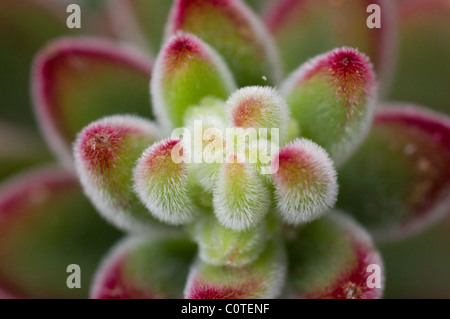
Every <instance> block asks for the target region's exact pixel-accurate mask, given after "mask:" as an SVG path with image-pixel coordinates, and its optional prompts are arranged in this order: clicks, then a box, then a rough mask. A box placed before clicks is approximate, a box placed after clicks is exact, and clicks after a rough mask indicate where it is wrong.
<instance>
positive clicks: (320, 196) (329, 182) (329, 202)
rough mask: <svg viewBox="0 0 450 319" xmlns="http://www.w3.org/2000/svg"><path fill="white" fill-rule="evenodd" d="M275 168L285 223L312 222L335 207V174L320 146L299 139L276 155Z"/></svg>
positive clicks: (332, 165) (276, 195)
mask: <svg viewBox="0 0 450 319" xmlns="http://www.w3.org/2000/svg"><path fill="white" fill-rule="evenodd" d="M272 166H273V171H275V173H274V184H275V198H276V204H277V208H278V213H279V214H280V215H281V218H282V219H283V220H284V221H285V222H286V223H289V224H293V225H299V224H302V223H305V222H309V221H312V220H314V219H317V218H319V217H321V216H322V215H323V214H325V213H326V212H327V211H328V210H329V209H330V208H332V207H333V206H334V204H335V202H336V198H337V192H338V185H337V180H336V170H335V168H334V164H333V162H332V160H331V159H330V157H329V156H328V154H327V153H326V152H325V150H324V149H323V148H321V147H320V146H318V145H317V144H315V143H313V142H311V141H310V140H307V139H296V140H294V141H293V142H291V143H289V144H287V145H286V146H284V147H283V148H282V149H281V150H280V151H279V152H278V154H276V155H275V157H274V160H273V163H272Z"/></svg>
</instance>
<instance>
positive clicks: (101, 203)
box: [73, 115, 159, 233]
mask: <svg viewBox="0 0 450 319" xmlns="http://www.w3.org/2000/svg"><path fill="white" fill-rule="evenodd" d="M97 125H107V126H116V127H117V126H122V125H123V126H131V127H133V128H139V129H140V130H141V131H142V132H147V133H148V134H149V135H153V136H155V138H158V137H159V133H158V131H159V129H158V127H157V126H156V125H155V124H153V123H151V122H149V121H147V120H145V119H141V118H139V117H137V116H133V115H113V116H108V117H104V118H102V119H100V120H98V121H95V122H93V123H91V124H89V125H88V126H86V127H85V128H84V129H83V130H82V131H81V132H80V133H79V134H78V137H77V139H76V141H75V143H74V146H73V149H74V159H75V168H76V171H77V173H78V177H79V180H80V183H81V185H82V187H83V190H84V193H85V195H86V196H87V197H88V198H90V199H91V202H92V203H93V205H94V206H95V208H96V209H97V211H98V212H99V213H100V214H101V215H102V216H103V217H104V218H105V219H106V220H107V221H108V222H110V223H111V224H113V225H115V226H117V227H118V228H120V229H122V230H124V231H127V232H137V233H145V232H148V231H149V229H151V230H152V231H153V228H152V226H151V225H145V224H143V223H142V221H140V220H138V219H135V218H133V217H132V215H131V214H130V213H129V212H127V211H126V210H124V209H123V208H121V207H119V206H117V204H116V203H115V201H114V199H113V198H111V197H110V196H109V195H108V194H106V193H105V192H102V191H101V190H100V189H99V188H98V187H96V186H95V185H94V183H93V182H92V180H91V177H90V173H89V169H88V168H87V167H86V166H85V165H84V162H83V159H82V156H81V153H80V152H79V148H80V144H81V142H82V139H83V136H84V135H85V133H86V132H87V131H89V130H91V129H92V127H94V126H97ZM130 181H131V180H130Z"/></svg>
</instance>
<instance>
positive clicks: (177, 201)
mask: <svg viewBox="0 0 450 319" xmlns="http://www.w3.org/2000/svg"><path fill="white" fill-rule="evenodd" d="M178 143H181V141H180V140H175V139H170V138H169V139H165V140H162V141H160V142H157V143H155V144H153V145H152V146H150V147H149V148H148V149H147V150H145V152H144V153H143V155H142V156H141V158H140V159H139V160H138V161H137V165H136V167H135V170H134V182H135V184H134V185H135V191H136V193H137V194H138V197H139V198H140V199H141V201H142V202H143V203H144V204H145V206H146V207H147V208H148V210H149V211H150V212H151V213H152V214H153V216H155V217H156V218H157V219H159V220H160V221H162V222H165V223H168V224H171V225H181V224H186V223H189V222H191V221H192V220H193V218H194V217H195V211H194V205H193V203H192V200H191V197H190V191H189V188H190V185H189V184H190V180H189V179H190V176H189V174H190V172H189V169H188V167H189V166H188V165H186V163H184V162H183V161H182V162H181V163H175V162H174V161H173V158H172V151H173V149H174V148H175V147H176V145H178ZM181 150H182V151H183V155H182V156H185V153H184V148H183V147H181Z"/></svg>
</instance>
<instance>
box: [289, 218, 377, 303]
mask: <svg viewBox="0 0 450 319" xmlns="http://www.w3.org/2000/svg"><path fill="white" fill-rule="evenodd" d="M288 258H289V270H288V271H289V275H288V280H287V282H288V287H287V289H286V294H285V295H284V297H286V298H301V299H304V298H306V299H330V298H331V299H376V298H380V297H381V295H382V293H383V288H384V270H383V263H382V261H381V257H380V255H379V253H378V252H377V250H376V249H375V247H374V246H373V244H372V240H371V238H370V236H369V234H368V233H367V232H366V231H365V230H364V229H363V228H362V227H361V226H359V225H358V224H357V223H355V222H354V221H353V220H352V219H351V218H350V217H347V216H345V215H343V214H341V213H338V212H334V211H333V212H330V213H329V214H328V215H327V216H326V217H325V218H322V219H320V220H317V221H315V222H312V223H310V224H308V225H305V226H304V227H302V228H300V229H298V230H297V231H296V234H295V236H294V237H293V238H291V241H290V242H289V243H288ZM370 265H375V266H376V267H378V268H372V267H373V266H372V267H369V266H370ZM374 269H376V270H374ZM375 276H379V281H378V282H377V279H376V277H375ZM368 283H369V284H370V286H369V285H368ZM377 285H379V286H378V287H377Z"/></svg>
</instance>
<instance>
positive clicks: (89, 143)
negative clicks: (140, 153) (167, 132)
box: [80, 124, 139, 175]
mask: <svg viewBox="0 0 450 319" xmlns="http://www.w3.org/2000/svg"><path fill="white" fill-rule="evenodd" d="M132 133H134V134H138V133H139V132H138V130H135V132H133V129H132V128H130V127H113V126H108V125H102V124H99V125H96V126H94V127H92V128H90V129H89V130H88V131H87V132H85V134H84V135H83V138H82V140H81V144H80V153H81V157H82V160H83V162H85V163H88V165H87V167H88V168H89V170H90V171H91V172H92V173H93V174H94V175H98V174H100V175H103V174H104V173H105V171H107V170H109V169H110V168H111V167H112V166H114V161H115V160H117V158H118V153H119V152H120V150H121V149H122V146H123V145H122V144H123V142H124V138H125V137H126V136H127V135H128V134H132Z"/></svg>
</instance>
